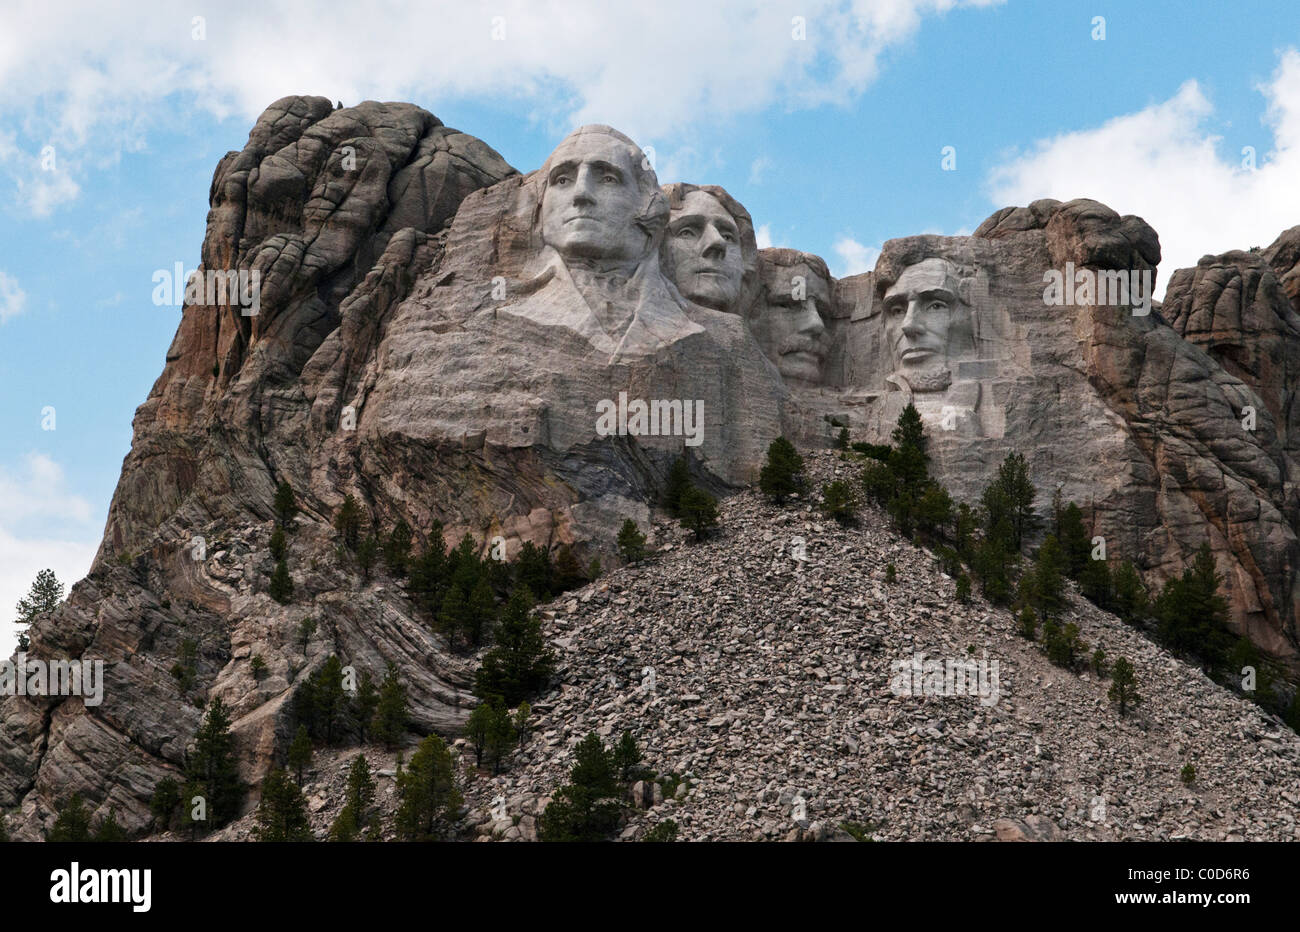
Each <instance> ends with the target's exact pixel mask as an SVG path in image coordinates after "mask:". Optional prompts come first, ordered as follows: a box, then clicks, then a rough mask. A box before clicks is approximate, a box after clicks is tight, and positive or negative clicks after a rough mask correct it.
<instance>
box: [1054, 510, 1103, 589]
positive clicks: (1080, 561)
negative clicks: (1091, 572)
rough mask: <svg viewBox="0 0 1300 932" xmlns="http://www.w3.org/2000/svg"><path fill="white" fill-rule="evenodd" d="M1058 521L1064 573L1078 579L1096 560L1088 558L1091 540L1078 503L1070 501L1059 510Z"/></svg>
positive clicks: (1058, 536)
mask: <svg viewBox="0 0 1300 932" xmlns="http://www.w3.org/2000/svg"><path fill="white" fill-rule="evenodd" d="M1059 523H1060V528H1061V529H1060V531H1059V532H1057V539H1058V540H1060V542H1061V550H1062V551H1063V552H1064V554H1065V574H1066V575H1067V576H1069V577H1070V578H1071V579H1078V578H1079V576H1080V575H1081V574H1082V573H1083V572H1084V570H1085V569H1086V568H1087V566H1088V564H1089V563H1092V562H1097V561H1093V560H1089V559H1088V558H1089V557H1090V556H1091V551H1092V541H1091V540H1090V539H1089V537H1088V531H1087V529H1086V528H1085V527H1084V526H1083V512H1082V511H1081V510H1080V509H1079V506H1078V505H1076V504H1075V503H1074V502H1070V503H1069V504H1068V505H1066V506H1065V508H1064V509H1063V510H1062V511H1061V517H1060V522H1059Z"/></svg>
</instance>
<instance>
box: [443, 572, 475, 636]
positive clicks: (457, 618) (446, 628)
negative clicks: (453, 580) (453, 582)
mask: <svg viewBox="0 0 1300 932" xmlns="http://www.w3.org/2000/svg"><path fill="white" fill-rule="evenodd" d="M470 625H471V621H470V608H469V600H467V599H466V598H465V593H464V591H462V590H461V588H460V586H452V587H451V588H450V589H448V590H447V594H446V595H445V596H444V597H443V600H442V607H441V608H440V609H438V630H439V631H441V632H442V633H443V634H444V635H446V637H447V640H449V641H451V642H453V643H455V642H458V641H460V640H462V639H466V635H467V633H468V631H469V629H470Z"/></svg>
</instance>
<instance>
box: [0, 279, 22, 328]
mask: <svg viewBox="0 0 1300 932" xmlns="http://www.w3.org/2000/svg"><path fill="white" fill-rule="evenodd" d="M26 305H27V293H26V292H25V291H23V290H22V289H21V288H19V287H18V279H16V278H11V277H10V276H8V275H6V274H5V273H4V272H0V324H3V323H4V322H5V321H6V320H8V319H9V318H10V317H17V316H18V315H19V314H21V313H22V312H23V308H24V307H25V306H26Z"/></svg>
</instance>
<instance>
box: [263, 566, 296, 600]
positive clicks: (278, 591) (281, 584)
mask: <svg viewBox="0 0 1300 932" xmlns="http://www.w3.org/2000/svg"><path fill="white" fill-rule="evenodd" d="M269 592H270V595H271V598H273V599H275V601H277V602H279V603H280V604H281V605H287V604H288V603H289V602H290V601H292V600H293V577H292V576H290V575H289V564H287V563H285V562H284V560H280V561H279V562H278V563H276V564H275V572H274V573H272V574H271V586H270V589H269Z"/></svg>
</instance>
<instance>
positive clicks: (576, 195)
mask: <svg viewBox="0 0 1300 932" xmlns="http://www.w3.org/2000/svg"><path fill="white" fill-rule="evenodd" d="M595 202H596V182H595V179H594V178H593V177H592V173H591V171H590V169H588V168H587V166H586V165H583V166H581V167H580V168H579V169H578V174H577V176H576V177H575V178H574V179H573V203H575V204H594V203H595Z"/></svg>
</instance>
